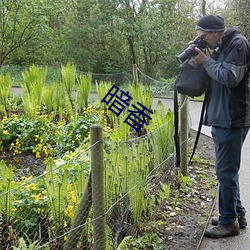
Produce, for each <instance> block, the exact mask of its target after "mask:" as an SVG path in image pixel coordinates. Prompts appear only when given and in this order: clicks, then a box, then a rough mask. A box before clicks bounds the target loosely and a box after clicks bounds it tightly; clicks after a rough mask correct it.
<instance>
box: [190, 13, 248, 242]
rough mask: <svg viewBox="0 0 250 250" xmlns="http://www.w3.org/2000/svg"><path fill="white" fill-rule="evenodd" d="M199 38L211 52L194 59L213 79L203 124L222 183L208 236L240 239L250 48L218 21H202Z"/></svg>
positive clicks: (237, 33) (234, 29)
mask: <svg viewBox="0 0 250 250" xmlns="http://www.w3.org/2000/svg"><path fill="white" fill-rule="evenodd" d="M195 30H196V33H197V35H198V36H200V37H201V38H203V39H204V40H205V42H207V44H208V47H209V48H210V49H212V50H213V53H212V56H211V57H209V56H206V55H205V54H204V53H203V52H202V51H201V50H199V49H198V48H195V50H196V51H197V52H198V55H197V56H195V57H193V59H194V60H195V61H196V63H198V64H203V66H204V68H205V70H206V71H207V73H208V75H209V76H210V78H211V80H210V84H209V87H208V101H207V107H206V113H205V117H204V125H207V126H212V131H211V132H212V137H213V141H214V144H215V153H216V175H217V178H218V181H219V218H218V219H213V220H212V224H213V225H215V226H214V227H212V228H210V229H207V230H206V231H205V235H206V236H207V237H212V238H221V237H226V236H233V235H238V234H239V228H245V227H246V226H247V222H246V218H245V213H246V211H245V208H244V207H243V205H242V203H241V200H240V191H239V169H240V160H241V149H242V145H243V142H244V140H245V138H246V135H247V133H248V130H249V126H250V77H249V71H250V70H249V69H250V67H249V63H250V47H249V43H248V41H247V40H246V38H245V37H243V36H242V35H241V32H240V30H239V29H238V28H237V27H232V28H230V29H228V30H225V25H224V19H223V18H222V17H220V16H214V15H208V16H204V17H202V18H201V19H200V20H199V21H198V23H197V25H196V27H195Z"/></svg>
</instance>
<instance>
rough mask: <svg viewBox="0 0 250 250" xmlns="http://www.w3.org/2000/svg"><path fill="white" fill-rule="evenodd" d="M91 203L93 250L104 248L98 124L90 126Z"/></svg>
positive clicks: (102, 157)
mask: <svg viewBox="0 0 250 250" xmlns="http://www.w3.org/2000/svg"><path fill="white" fill-rule="evenodd" d="M90 140H91V170H92V172H91V175H92V205H93V231H94V244H93V250H105V249H106V216H105V193H104V187H105V186H104V152H103V131H102V126H101V125H100V124H94V125H92V126H91V127H90Z"/></svg>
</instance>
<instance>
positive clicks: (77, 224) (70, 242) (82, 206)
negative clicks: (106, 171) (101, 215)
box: [63, 176, 91, 250]
mask: <svg viewBox="0 0 250 250" xmlns="http://www.w3.org/2000/svg"><path fill="white" fill-rule="evenodd" d="M90 208H91V176H89V179H88V183H87V185H86V187H85V190H84V192H83V195H82V198H81V201H80V203H79V205H78V209H77V213H76V216H75V218H74V220H73V223H72V226H71V229H70V233H69V234H68V236H67V240H66V242H65V244H64V247H63V250H71V249H76V248H77V243H78V241H79V239H80V237H81V234H82V230H83V225H84V223H85V222H86V220H87V218H88V215H89V211H90Z"/></svg>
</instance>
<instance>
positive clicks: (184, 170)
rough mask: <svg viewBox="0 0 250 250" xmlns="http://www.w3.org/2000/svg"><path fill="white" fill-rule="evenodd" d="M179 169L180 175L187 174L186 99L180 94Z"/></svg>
mask: <svg viewBox="0 0 250 250" xmlns="http://www.w3.org/2000/svg"><path fill="white" fill-rule="evenodd" d="M180 145H181V148H180V155H181V157H180V158H181V159H180V168H181V174H182V175H184V176H187V174H188V97H187V96H186V95H182V94H181V109H180Z"/></svg>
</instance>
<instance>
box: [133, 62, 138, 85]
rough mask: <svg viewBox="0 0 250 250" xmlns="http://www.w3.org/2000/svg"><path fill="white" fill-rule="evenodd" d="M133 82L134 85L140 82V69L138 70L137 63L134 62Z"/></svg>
mask: <svg viewBox="0 0 250 250" xmlns="http://www.w3.org/2000/svg"><path fill="white" fill-rule="evenodd" d="M133 83H134V85H137V84H138V71H137V65H136V64H133Z"/></svg>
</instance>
